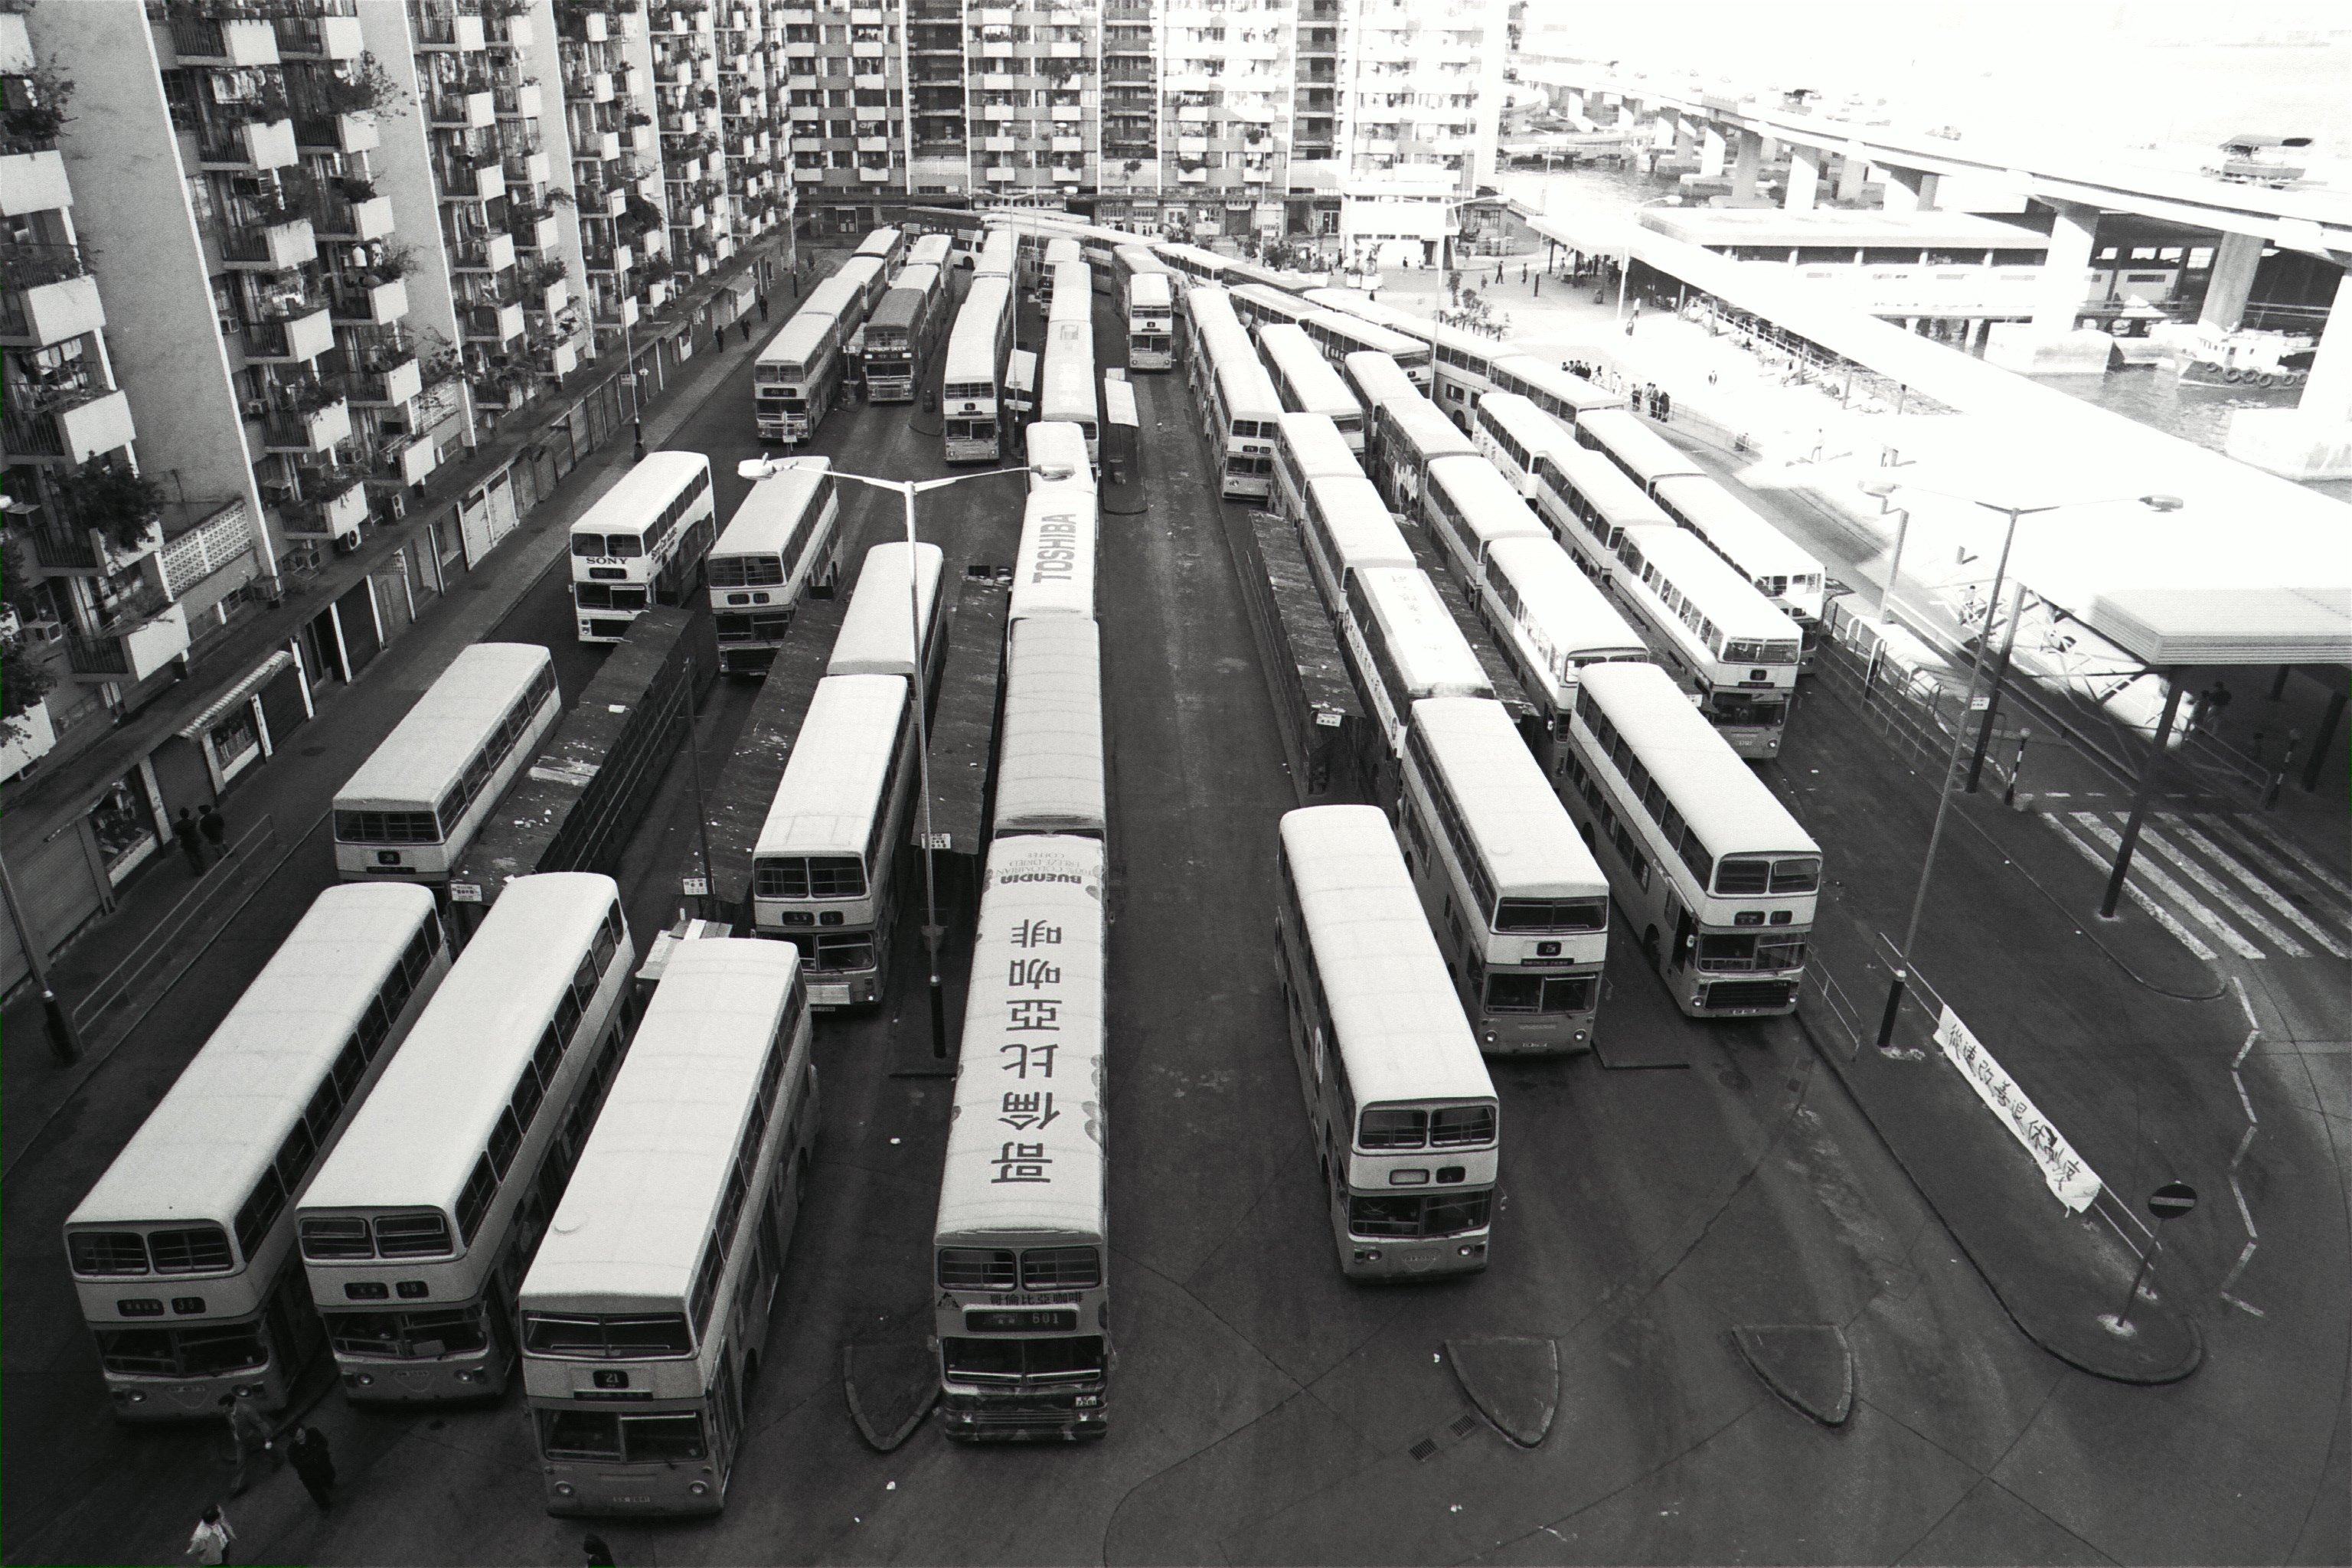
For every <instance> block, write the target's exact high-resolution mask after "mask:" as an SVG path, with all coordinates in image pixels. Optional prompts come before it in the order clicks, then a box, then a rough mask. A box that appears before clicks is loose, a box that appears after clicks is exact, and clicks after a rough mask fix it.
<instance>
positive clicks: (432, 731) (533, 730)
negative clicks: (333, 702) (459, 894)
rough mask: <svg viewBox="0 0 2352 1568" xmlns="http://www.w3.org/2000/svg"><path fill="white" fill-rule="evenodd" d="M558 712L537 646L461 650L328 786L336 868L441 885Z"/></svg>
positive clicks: (551, 671)
mask: <svg viewBox="0 0 2352 1568" xmlns="http://www.w3.org/2000/svg"><path fill="white" fill-rule="evenodd" d="M562 710H563V699H562V695H561V694H560V693H559V692H557V690H556V689H555V661H554V660H553V659H552V658H549V657H548V652H547V650H546V649H545V648H543V647H537V646H535V645H533V644H530V643H511V642H481V643H476V644H474V645H473V646H472V647H468V648H466V649H465V650H464V651H462V652H460V653H459V654H458V655H457V658H454V659H451V660H450V661H449V668H446V669H445V670H443V671H442V672H441V675H440V677H439V679H436V680H435V681H434V682H433V684H432V685H431V686H429V687H426V688H425V695H424V696H422V697H419V698H418V699H417V700H416V705H415V707H414V708H411V709H410V710H408V712H407V715H406V716H405V717H404V718H403V719H402V720H401V721H400V722H399V723H398V724H396V725H394V726H393V731H392V733H391V734H389V735H386V736H385V737H384V738H383V740H382V741H380V742H377V744H376V748H375V750H374V751H373V752H370V753H368V760H367V761H366V762H363V763H361V764H360V765H359V768H358V770H357V771H356V772H354V773H352V776H351V777H350V778H348V779H346V780H344V781H343V787H342V788H341V789H339V790H337V791H336V792H335V805H334V826H335V875H336V876H338V877H340V878H341V879H343V880H344V881H347V882H356V881H367V880H370V879H376V878H395V877H396V878H404V879H408V880H412V881H419V882H432V883H436V884H440V885H446V883H447V881H448V879H449V868H450V867H452V866H454V865H456V864H457V861H458V859H459V858H461V857H462V856H464V854H465V853H466V848H467V846H468V845H470V844H472V843H473V841H474V835H475V834H476V833H477V832H478V831H479V830H480V828H481V826H482V819H483V818H484V817H486V816H488V815H489V813H490V807H491V805H493V804H495V803H496V802H497V800H498V798H499V795H503V794H505V793H506V787H507V785H508V784H511V783H512V782H513V781H514V776H515V774H516V773H520V772H521V771H522V769H523V768H524V766H526V765H527V764H528V763H530V759H531V758H532V757H533V756H535V755H537V754H538V751H539V742H540V738H541V736H543V735H545V734H546V733H547V731H549V730H550V729H551V728H553V727H554V724H555V721H556V717H557V715H558V714H560V713H561V712H562Z"/></svg>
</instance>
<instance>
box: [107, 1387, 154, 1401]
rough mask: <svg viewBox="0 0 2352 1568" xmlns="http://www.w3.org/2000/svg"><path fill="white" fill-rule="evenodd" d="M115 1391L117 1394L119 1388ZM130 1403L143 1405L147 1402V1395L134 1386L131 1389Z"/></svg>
mask: <svg viewBox="0 0 2352 1568" xmlns="http://www.w3.org/2000/svg"><path fill="white" fill-rule="evenodd" d="M115 1392H116V1393H118V1394H119V1393H121V1390H120V1389H117V1390H116V1391H115ZM146 1403H147V1396H146V1395H145V1394H142V1393H140V1392H139V1391H138V1390H137V1389H135V1388H134V1389H132V1390H131V1404H133V1405H144V1404H146Z"/></svg>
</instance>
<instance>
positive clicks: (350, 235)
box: [315, 194, 394, 239]
mask: <svg viewBox="0 0 2352 1568" xmlns="http://www.w3.org/2000/svg"><path fill="white" fill-rule="evenodd" d="M315 223H316V228H317V231H318V233H319V234H320V236H321V237H325V238H328V239H383V238H384V237H386V236H388V235H390V234H391V233H392V231H393V228H394V224H393V218H392V198H391V197H390V196H370V197H368V198H367V199H366V200H365V201H360V202H354V201H346V200H345V199H344V198H343V197H341V195H332V194H327V195H322V196H321V197H320V201H319V205H318V217H317V219H316V220H315Z"/></svg>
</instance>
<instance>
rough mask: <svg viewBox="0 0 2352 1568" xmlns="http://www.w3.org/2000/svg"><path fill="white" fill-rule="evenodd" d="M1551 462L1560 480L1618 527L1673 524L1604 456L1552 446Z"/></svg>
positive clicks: (1642, 491)
mask: <svg viewBox="0 0 2352 1568" xmlns="http://www.w3.org/2000/svg"><path fill="white" fill-rule="evenodd" d="M1551 461H1552V462H1553V463H1554V464H1556V465H1557V466H1558V467H1559V472H1560V477H1561V478H1562V479H1566V480H1567V481H1568V482H1569V483H1570V484H1571V485H1574V486H1575V487H1576V489H1577V490H1578V491H1579V492H1580V494H1581V495H1582V496H1583V497H1584V499H1585V500H1588V501H1591V503H1592V504H1593V506H1594V507H1596V508H1598V509H1599V510H1600V512H1601V515H1602V516H1603V517H1605V518H1607V519H1608V520H1609V521H1612V522H1613V523H1615V524H1617V525H1618V526H1619V527H1621V528H1638V527H1658V528H1672V527H1673V526H1674V525H1675V520H1674V519H1673V518H1671V517H1668V516H1667V515H1666V513H1665V511H1664V509H1663V508H1661V507H1660V506H1659V505H1658V503H1657V502H1656V501H1654V500H1651V499H1650V497H1649V495H1648V493H1647V492H1646V491H1644V490H1643V489H1642V487H1641V486H1640V485H1637V484H1635V483H1634V482H1633V479H1630V478H1628V477H1627V475H1626V473H1625V470H1624V469H1622V468H1619V467H1618V466H1617V465H1616V464H1614V463H1612V462H1611V461H1610V460H1609V458H1608V455H1607V454H1606V453H1603V452H1596V451H1594V450H1593V449H1592V448H1591V447H1585V446H1570V447H1553V448H1552V449H1551Z"/></svg>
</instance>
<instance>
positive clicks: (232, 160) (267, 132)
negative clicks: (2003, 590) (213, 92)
mask: <svg viewBox="0 0 2352 1568" xmlns="http://www.w3.org/2000/svg"><path fill="white" fill-rule="evenodd" d="M301 157H302V153H301V148H300V147H299V144H298V143H297V142H296V141H295V136H294V122H293V121H291V120H247V121H240V122H238V123H236V124H234V125H205V126H202V127H200V128H199V129H198V130H197V132H196V161H197V162H198V163H201V164H203V165H204V166H205V168H208V169H253V170H268V169H283V168H286V167H288V166H289V165H290V164H293V163H299V162H300V161H301Z"/></svg>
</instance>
